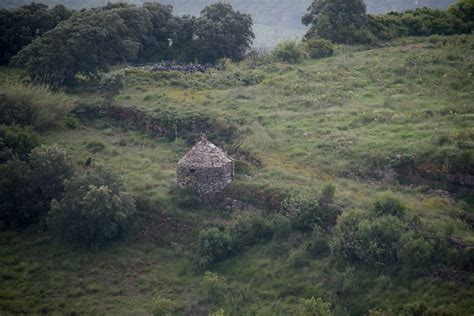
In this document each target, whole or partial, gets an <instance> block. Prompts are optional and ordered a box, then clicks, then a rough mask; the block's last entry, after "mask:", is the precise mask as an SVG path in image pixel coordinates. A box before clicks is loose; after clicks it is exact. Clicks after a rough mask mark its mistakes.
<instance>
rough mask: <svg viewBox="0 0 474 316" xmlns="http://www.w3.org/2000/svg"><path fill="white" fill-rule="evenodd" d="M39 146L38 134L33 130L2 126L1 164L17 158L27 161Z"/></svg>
mask: <svg viewBox="0 0 474 316" xmlns="http://www.w3.org/2000/svg"><path fill="white" fill-rule="evenodd" d="M38 145H39V141H38V134H36V133H35V132H34V131H32V130H31V129H28V128H21V127H19V126H6V125H0V163H2V162H5V161H7V160H8V159H11V158H13V157H15V156H16V157H18V158H19V159H21V160H25V159H26V158H27V157H28V154H29V153H30V152H31V150H32V149H33V148H35V147H36V146H38Z"/></svg>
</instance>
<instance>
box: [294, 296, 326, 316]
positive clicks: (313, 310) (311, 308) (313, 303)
mask: <svg viewBox="0 0 474 316" xmlns="http://www.w3.org/2000/svg"><path fill="white" fill-rule="evenodd" d="M301 305H302V306H301V307H302V314H303V315H307V316H331V315H332V312H331V304H330V303H326V302H324V301H323V300H322V299H321V298H320V297H318V298H314V297H312V298H310V299H303V300H302V301H301Z"/></svg>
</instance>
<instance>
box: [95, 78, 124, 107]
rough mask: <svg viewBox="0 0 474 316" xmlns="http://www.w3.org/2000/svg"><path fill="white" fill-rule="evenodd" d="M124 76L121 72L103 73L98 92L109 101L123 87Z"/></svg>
mask: <svg viewBox="0 0 474 316" xmlns="http://www.w3.org/2000/svg"><path fill="white" fill-rule="evenodd" d="M124 79H125V77H124V76H123V75H122V74H111V75H103V76H102V77H101V79H100V82H99V89H100V94H101V95H102V96H103V97H104V99H105V101H106V102H107V103H111V102H112V101H113V100H114V98H115V97H116V96H117V95H119V94H120V91H122V90H123V88H124V87H125V81H124Z"/></svg>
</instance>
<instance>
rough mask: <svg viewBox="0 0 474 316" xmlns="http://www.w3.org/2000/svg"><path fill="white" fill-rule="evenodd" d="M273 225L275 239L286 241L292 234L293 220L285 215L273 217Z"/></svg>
mask: <svg viewBox="0 0 474 316" xmlns="http://www.w3.org/2000/svg"><path fill="white" fill-rule="evenodd" d="M271 225H272V230H273V237H274V238H275V239H279V240H281V239H285V238H287V237H288V236H289V235H290V233H291V220H290V219H289V218H288V217H286V216H284V215H281V214H276V215H275V216H273V218H272V221H271Z"/></svg>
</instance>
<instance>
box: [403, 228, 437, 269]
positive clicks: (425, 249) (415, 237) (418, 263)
mask: <svg viewBox="0 0 474 316" xmlns="http://www.w3.org/2000/svg"><path fill="white" fill-rule="evenodd" d="M433 255H434V247H433V245H432V244H431V243H430V242H429V241H428V240H427V239H426V238H425V237H424V236H422V235H421V234H418V233H415V232H408V233H406V234H404V235H403V236H402V237H401V238H400V248H399V252H398V257H399V259H400V261H401V262H402V263H403V264H405V265H407V266H408V267H413V268H416V267H423V266H424V265H425V264H429V262H430V260H431V259H432V258H433Z"/></svg>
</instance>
